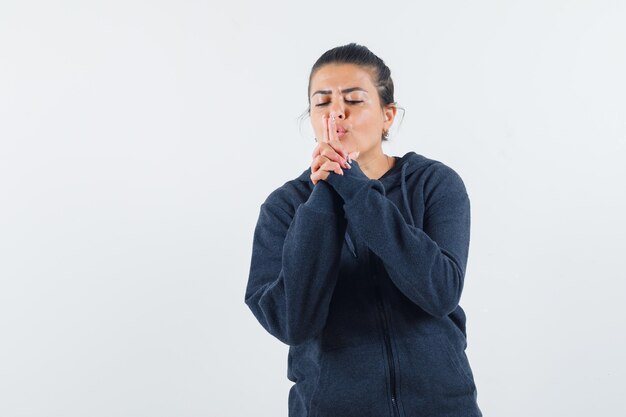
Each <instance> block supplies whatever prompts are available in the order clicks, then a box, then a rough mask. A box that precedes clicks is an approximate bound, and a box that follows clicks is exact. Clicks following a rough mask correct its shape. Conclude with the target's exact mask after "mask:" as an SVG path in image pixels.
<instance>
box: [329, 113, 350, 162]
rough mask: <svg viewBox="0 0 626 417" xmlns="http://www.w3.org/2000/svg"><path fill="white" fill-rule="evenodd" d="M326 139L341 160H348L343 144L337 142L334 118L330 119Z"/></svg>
mask: <svg viewBox="0 0 626 417" xmlns="http://www.w3.org/2000/svg"><path fill="white" fill-rule="evenodd" d="M328 138H329V143H330V146H332V147H333V149H335V150H336V151H337V152H338V153H339V154H340V155H341V157H342V158H344V159H348V152H347V151H346V149H345V148H344V146H343V143H341V141H340V140H339V136H337V125H336V123H335V120H334V117H331V118H330V123H329V126H328Z"/></svg>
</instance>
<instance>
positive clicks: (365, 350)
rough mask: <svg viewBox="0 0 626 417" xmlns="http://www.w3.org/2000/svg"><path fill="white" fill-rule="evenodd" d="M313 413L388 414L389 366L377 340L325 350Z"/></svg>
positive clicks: (332, 416)
mask: <svg viewBox="0 0 626 417" xmlns="http://www.w3.org/2000/svg"><path fill="white" fill-rule="evenodd" d="M321 355H322V356H321V371H320V377H319V380H318V384H317V386H316V388H315V391H314V393H313V397H312V398H311V407H310V413H309V415H310V417H336V416H342V417H353V416H354V417H380V416H384V415H389V413H390V408H389V395H388V381H387V369H386V366H385V363H386V362H385V360H384V357H383V353H382V350H381V346H380V344H378V343H375V344H362V345H358V346H350V347H346V348H338V349H333V350H326V351H323V352H322V353H321Z"/></svg>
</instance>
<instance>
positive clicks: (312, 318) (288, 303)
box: [245, 181, 346, 345]
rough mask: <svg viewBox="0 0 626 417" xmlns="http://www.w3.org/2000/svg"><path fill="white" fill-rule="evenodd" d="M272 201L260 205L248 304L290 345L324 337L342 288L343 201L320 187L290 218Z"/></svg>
mask: <svg viewBox="0 0 626 417" xmlns="http://www.w3.org/2000/svg"><path fill="white" fill-rule="evenodd" d="M279 204H280V203H278V202H274V200H273V199H271V198H269V197H268V199H267V200H266V201H265V202H264V203H263V204H262V205H261V208H260V213H259V218H258V221H257V224H256V228H255V231H254V238H253V246H252V260H251V264H250V274H249V278H248V284H247V289H246V295H245V303H246V304H247V305H248V307H249V308H250V310H252V313H253V314H254V316H255V317H256V318H257V320H258V321H259V322H260V323H261V325H262V326H263V327H264V328H265V329H266V330H267V331H268V332H269V333H270V334H272V335H273V336H275V337H276V338H278V339H279V340H280V341H282V342H283V343H285V344H288V345H298V344H300V343H303V342H305V341H307V340H309V339H311V338H314V337H315V336H316V335H317V334H319V333H320V332H321V330H322V329H323V327H324V325H325V324H326V319H327V316H328V308H329V305H330V300H331V297H332V294H333V292H334V288H335V284H336V282H337V276H338V270H339V261H340V256H341V248H342V244H343V237H344V233H345V229H346V221H345V219H344V215H343V209H342V208H341V204H342V201H341V198H340V197H339V196H338V195H337V193H336V192H335V191H334V190H333V189H332V187H331V186H330V185H328V184H327V183H326V182H324V181H319V182H318V183H317V184H316V185H315V187H314V188H313V191H312V192H311V194H310V196H309V198H308V200H307V201H306V202H305V203H303V204H301V205H300V206H298V208H297V209H296V211H295V214H294V215H293V216H292V215H290V214H289V213H288V212H287V211H286V210H285V209H283V208H281V207H280V205H279Z"/></svg>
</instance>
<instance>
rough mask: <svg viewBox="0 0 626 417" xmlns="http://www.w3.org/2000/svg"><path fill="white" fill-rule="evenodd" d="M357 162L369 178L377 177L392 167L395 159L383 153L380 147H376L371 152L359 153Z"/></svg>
mask: <svg viewBox="0 0 626 417" xmlns="http://www.w3.org/2000/svg"><path fill="white" fill-rule="evenodd" d="M357 162H358V164H359V168H361V171H363V173H364V174H365V175H367V177H368V178H369V179H378V178H380V177H382V176H383V175H384V174H385V172H387V171H389V170H390V169H391V168H392V167H393V165H394V164H395V159H394V158H393V157H391V156H387V155H385V154H384V153H383V151H382V149H377V151H376V152H373V153H371V154H364V155H360V156H359V158H358V159H357Z"/></svg>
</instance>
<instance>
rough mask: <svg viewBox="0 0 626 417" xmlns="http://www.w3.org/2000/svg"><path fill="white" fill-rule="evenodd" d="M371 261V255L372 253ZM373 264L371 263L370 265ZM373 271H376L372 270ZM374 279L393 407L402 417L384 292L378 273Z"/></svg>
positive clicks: (395, 414) (374, 275) (396, 413)
mask: <svg viewBox="0 0 626 417" xmlns="http://www.w3.org/2000/svg"><path fill="white" fill-rule="evenodd" d="M370 259H371V253H370ZM371 264H372V262H371V261H370V265H371ZM372 271H374V269H373V268H372ZM373 277H374V286H375V287H376V296H377V297H376V298H377V300H378V311H379V312H380V317H381V320H382V323H383V337H384V339H385V347H386V350H387V361H388V364H389V378H390V380H391V405H392V406H393V413H394V416H397V417H400V410H399V409H398V401H397V393H396V372H395V365H394V360H393V350H392V349H391V338H390V337H389V324H388V321H387V314H386V313H385V305H384V301H383V297H382V292H381V291H380V286H379V285H378V282H377V275H376V272H373Z"/></svg>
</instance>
